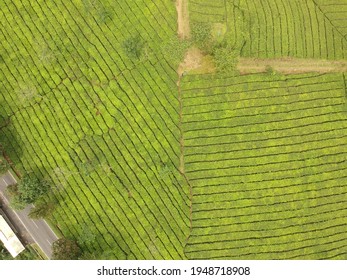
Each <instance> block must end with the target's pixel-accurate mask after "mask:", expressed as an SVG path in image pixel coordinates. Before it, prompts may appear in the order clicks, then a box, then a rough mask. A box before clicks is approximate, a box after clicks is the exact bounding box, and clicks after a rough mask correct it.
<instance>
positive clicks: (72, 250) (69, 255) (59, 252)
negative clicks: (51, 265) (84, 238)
mask: <svg viewBox="0 0 347 280" xmlns="http://www.w3.org/2000/svg"><path fill="white" fill-rule="evenodd" d="M52 250H53V254H52V259H53V260H77V259H78V257H79V256H80V254H81V249H80V247H79V246H78V244H77V242H76V241H75V240H71V239H68V238H60V239H58V240H57V241H55V242H54V243H53V245H52Z"/></svg>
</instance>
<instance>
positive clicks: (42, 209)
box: [29, 200, 55, 219]
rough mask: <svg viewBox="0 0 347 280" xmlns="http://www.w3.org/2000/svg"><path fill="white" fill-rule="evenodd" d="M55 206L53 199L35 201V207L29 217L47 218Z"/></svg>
mask: <svg viewBox="0 0 347 280" xmlns="http://www.w3.org/2000/svg"><path fill="white" fill-rule="evenodd" d="M54 208H55V204H54V203H53V202H52V201H48V202H46V201H44V200H40V201H39V202H38V203H35V207H34V208H32V209H31V210H30V213H29V217H30V218H31V219H46V218H49V217H50V216H51V215H52V213H53V211H54Z"/></svg>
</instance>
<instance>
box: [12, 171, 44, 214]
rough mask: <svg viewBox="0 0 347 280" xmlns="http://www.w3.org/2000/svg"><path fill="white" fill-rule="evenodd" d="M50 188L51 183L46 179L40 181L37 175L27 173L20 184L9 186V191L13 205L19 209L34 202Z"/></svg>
mask: <svg viewBox="0 0 347 280" xmlns="http://www.w3.org/2000/svg"><path fill="white" fill-rule="evenodd" d="M49 190H50V185H49V184H48V183H47V182H46V181H40V180H39V179H37V178H36V177H29V176H28V175H25V176H24V177H23V179H22V180H21V181H20V182H19V184H18V185H15V186H9V187H7V193H8V194H9V196H10V197H11V206H12V207H13V208H14V209H18V210H21V209H24V208H25V206H27V205H28V204H31V203H34V202H35V201H37V199H39V198H40V197H42V196H43V195H44V194H46V193H47V192H48V191H49ZM45 210H46V211H47V210H48V209H45Z"/></svg>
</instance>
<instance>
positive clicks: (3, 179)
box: [2, 178, 9, 187]
mask: <svg viewBox="0 0 347 280" xmlns="http://www.w3.org/2000/svg"><path fill="white" fill-rule="evenodd" d="M2 180H3V181H4V183H5V184H6V187H7V186H8V185H9V183H7V182H6V180H5V178H2Z"/></svg>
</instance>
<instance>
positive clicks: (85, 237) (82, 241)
mask: <svg viewBox="0 0 347 280" xmlns="http://www.w3.org/2000/svg"><path fill="white" fill-rule="evenodd" d="M95 241H96V235H95V234H94V232H93V231H92V230H91V229H90V227H89V226H87V225H86V224H84V225H83V227H82V233H81V235H80V236H79V237H78V240H77V243H78V244H79V245H80V246H91V245H92V244H93V243H94V242H95Z"/></svg>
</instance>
